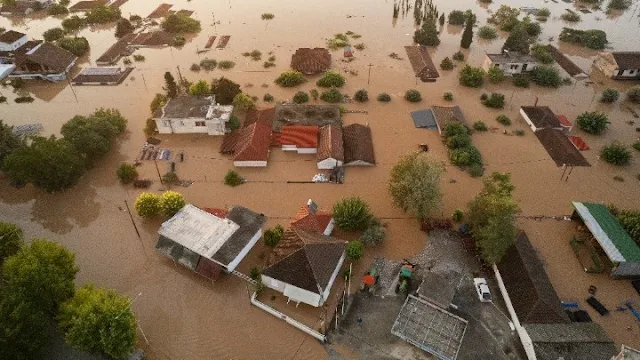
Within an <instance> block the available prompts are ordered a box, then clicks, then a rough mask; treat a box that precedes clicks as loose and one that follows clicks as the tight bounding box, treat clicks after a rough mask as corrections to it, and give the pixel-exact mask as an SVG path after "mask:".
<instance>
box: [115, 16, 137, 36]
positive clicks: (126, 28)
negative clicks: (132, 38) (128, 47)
mask: <svg viewBox="0 0 640 360" xmlns="http://www.w3.org/2000/svg"><path fill="white" fill-rule="evenodd" d="M134 29H135V28H134V27H133V25H132V24H131V22H130V21H129V20H127V19H124V18H122V19H120V20H118V23H117V24H116V37H117V38H118V39H119V38H121V37H123V36H125V35H126V34H130V33H132V32H133V30H134Z"/></svg>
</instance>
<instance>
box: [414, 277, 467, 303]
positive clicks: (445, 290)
mask: <svg viewBox="0 0 640 360" xmlns="http://www.w3.org/2000/svg"><path fill="white" fill-rule="evenodd" d="M461 278H462V275H461V274H460V273H459V272H457V271H448V272H444V273H435V272H431V271H427V272H425V273H424V274H423V276H422V284H420V287H419V288H418V295H419V296H420V297H421V298H423V299H425V300H427V301H429V302H431V303H433V304H435V305H438V306H440V307H442V308H444V309H446V308H448V307H449V305H450V304H451V301H452V300H453V297H454V296H455V295H456V290H457V288H458V283H460V279H461Z"/></svg>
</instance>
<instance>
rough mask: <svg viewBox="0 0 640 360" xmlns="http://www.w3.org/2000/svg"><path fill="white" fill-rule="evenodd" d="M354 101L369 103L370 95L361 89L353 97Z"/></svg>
mask: <svg viewBox="0 0 640 360" xmlns="http://www.w3.org/2000/svg"><path fill="white" fill-rule="evenodd" d="M353 99H354V100H355V101H357V102H367V101H369V93H368V92H367V90H365V89H360V90H358V91H356V93H355V94H354V95H353Z"/></svg>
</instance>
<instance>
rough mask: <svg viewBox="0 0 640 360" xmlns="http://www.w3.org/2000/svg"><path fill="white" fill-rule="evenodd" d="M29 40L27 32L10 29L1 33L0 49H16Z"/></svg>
mask: <svg viewBox="0 0 640 360" xmlns="http://www.w3.org/2000/svg"><path fill="white" fill-rule="evenodd" d="M27 41H29V38H28V37H27V34H23V33H21V32H17V31H14V30H8V31H5V32H3V33H1V34H0V51H15V50H17V49H18V48H20V47H21V46H22V45H24V44H26V43H27Z"/></svg>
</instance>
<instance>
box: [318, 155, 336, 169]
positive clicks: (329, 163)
mask: <svg viewBox="0 0 640 360" xmlns="http://www.w3.org/2000/svg"><path fill="white" fill-rule="evenodd" d="M336 166H342V161H340V160H336V159H334V158H328V159H324V160H322V161H318V169H322V170H331V169H333V168H335V167H336Z"/></svg>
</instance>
